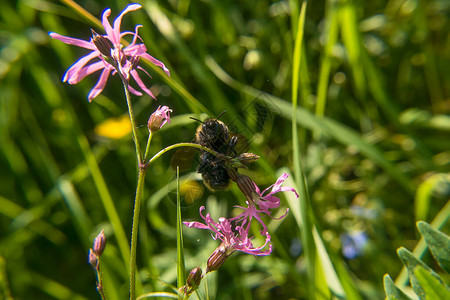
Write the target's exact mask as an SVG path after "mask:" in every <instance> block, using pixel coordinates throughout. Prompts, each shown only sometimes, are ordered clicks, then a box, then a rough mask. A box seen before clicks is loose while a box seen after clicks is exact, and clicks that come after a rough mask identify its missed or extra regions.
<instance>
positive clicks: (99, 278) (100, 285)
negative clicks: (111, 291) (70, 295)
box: [96, 259, 106, 300]
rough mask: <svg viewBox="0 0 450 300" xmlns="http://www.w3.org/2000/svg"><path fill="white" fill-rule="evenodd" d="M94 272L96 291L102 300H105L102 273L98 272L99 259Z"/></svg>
mask: <svg viewBox="0 0 450 300" xmlns="http://www.w3.org/2000/svg"><path fill="white" fill-rule="evenodd" d="M96 271H97V291H98V292H99V294H100V297H101V298H102V300H106V294H105V291H104V290H103V283H102V273H101V271H100V259H99V262H98V265H97V269H96Z"/></svg>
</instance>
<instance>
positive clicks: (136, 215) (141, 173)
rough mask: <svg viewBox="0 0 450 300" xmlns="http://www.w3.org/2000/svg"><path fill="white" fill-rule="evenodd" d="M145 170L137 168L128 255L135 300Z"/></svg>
mask: <svg viewBox="0 0 450 300" xmlns="http://www.w3.org/2000/svg"><path fill="white" fill-rule="evenodd" d="M146 172H147V171H146V170H145V169H143V168H139V177H138V184H137V189H136V198H135V200H134V212H133V228H132V230H131V255H130V299H131V300H134V299H136V248H137V234H138V227H139V215H140V211H141V200H142V196H143V195H144V181H145V174H146Z"/></svg>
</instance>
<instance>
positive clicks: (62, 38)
mask: <svg viewBox="0 0 450 300" xmlns="http://www.w3.org/2000/svg"><path fill="white" fill-rule="evenodd" d="M50 37H51V38H52V39H56V40H59V41H61V42H63V43H66V44H69V45H74V46H78V47H82V48H86V49H90V50H95V49H97V48H95V45H94V44H92V43H90V42H88V41H85V40H80V39H76V38H71V37H67V36H63V35H60V34H58V33H55V32H50Z"/></svg>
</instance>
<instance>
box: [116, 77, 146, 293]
mask: <svg viewBox="0 0 450 300" xmlns="http://www.w3.org/2000/svg"><path fill="white" fill-rule="evenodd" d="M117 73H118V74H119V76H120V78H121V79H122V83H123V88H124V90H125V97H126V99H127V105H128V113H129V115H130V122H131V128H132V131H133V139H134V143H135V145H136V157H137V161H138V165H139V175H138V184H137V188H136V198H135V199H134V212H133V227H132V229H131V250H130V299H132V300H134V299H136V249H137V234H138V228H139V215H140V211H141V200H142V196H143V195H144V182H145V173H146V169H144V168H141V165H142V159H143V157H142V150H141V147H140V144H139V139H138V135H137V127H136V121H135V119H134V112H133V105H132V104H131V98H130V90H129V88H128V81H127V80H126V79H125V77H124V76H123V74H122V72H121V71H120V69H118V70H117ZM150 141H151V134H150V135H149V139H148V141H147V150H146V153H147V152H148V149H149V148H150Z"/></svg>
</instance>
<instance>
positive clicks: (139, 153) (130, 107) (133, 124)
mask: <svg viewBox="0 0 450 300" xmlns="http://www.w3.org/2000/svg"><path fill="white" fill-rule="evenodd" d="M117 73H118V74H119V76H120V78H121V79H122V83H123V89H124V90H125V98H127V105H128V114H129V115H130V121H131V129H132V131H133V139H134V143H135V144H136V156H137V160H138V165H141V164H142V151H141V146H140V144H139V139H138V135H137V127H136V121H135V119H134V112H133V105H132V104H131V97H130V90H129V89H128V81H127V80H126V79H125V77H123V75H122V74H121V72H119V71H118V72H117Z"/></svg>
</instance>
